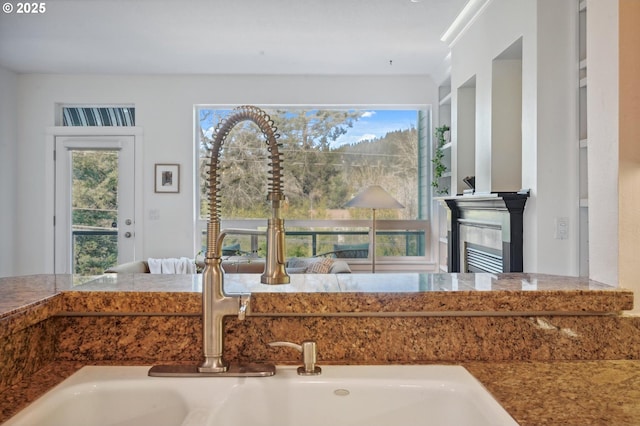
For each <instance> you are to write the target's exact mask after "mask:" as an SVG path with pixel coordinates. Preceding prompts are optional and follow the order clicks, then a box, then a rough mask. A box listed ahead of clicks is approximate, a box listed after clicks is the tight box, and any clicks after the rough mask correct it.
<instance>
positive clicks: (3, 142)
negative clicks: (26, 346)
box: [0, 67, 18, 277]
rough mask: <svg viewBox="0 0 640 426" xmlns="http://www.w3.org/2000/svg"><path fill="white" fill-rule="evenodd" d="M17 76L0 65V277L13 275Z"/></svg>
mask: <svg viewBox="0 0 640 426" xmlns="http://www.w3.org/2000/svg"><path fill="white" fill-rule="evenodd" d="M17 86H18V76H17V75H16V74H15V73H13V72H11V71H9V70H6V69H4V68H1V67H0V277H5V276H11V275H15V270H14V263H15V260H16V258H15V250H14V239H15V233H14V231H13V230H14V226H13V225H14V220H15V218H16V211H15V209H14V207H15V201H14V200H15V198H16V194H17V186H18V185H17V184H18V181H17V180H16V179H15V172H16V170H15V164H16V160H17V157H16V152H17V148H16V147H17V144H18V127H17V121H18V114H17V112H16V104H17V99H18V90H17Z"/></svg>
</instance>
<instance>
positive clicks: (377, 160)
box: [196, 107, 426, 263]
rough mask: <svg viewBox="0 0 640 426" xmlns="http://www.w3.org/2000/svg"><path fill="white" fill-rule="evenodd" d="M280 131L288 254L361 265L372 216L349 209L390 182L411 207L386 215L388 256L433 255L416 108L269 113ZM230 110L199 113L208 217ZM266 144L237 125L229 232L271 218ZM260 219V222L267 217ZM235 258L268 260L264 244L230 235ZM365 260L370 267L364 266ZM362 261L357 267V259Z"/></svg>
mask: <svg viewBox="0 0 640 426" xmlns="http://www.w3.org/2000/svg"><path fill="white" fill-rule="evenodd" d="M263 109H265V111H266V112H267V113H268V114H269V115H270V116H271V118H272V120H273V121H274V123H275V126H277V128H278V134H279V135H280V138H279V141H280V143H281V144H282V146H281V153H282V154H283V158H284V160H283V165H284V193H285V195H286V196H287V201H286V203H285V207H284V208H283V217H284V218H285V219H286V229H287V240H286V245H287V255H288V256H315V255H322V254H326V253H333V254H334V255H335V254H336V252H337V254H338V255H345V256H347V257H350V258H354V259H358V258H362V257H367V256H365V254H366V255H368V254H367V253H366V251H361V250H346V249H345V250H340V248H341V247H347V248H351V247H356V248H358V247H363V246H366V245H367V244H368V242H369V238H370V236H369V226H370V224H371V211H370V210H367V209H346V208H345V207H344V205H345V204H346V203H347V201H349V200H350V199H351V198H352V197H353V196H354V195H356V194H357V193H358V192H360V191H361V190H362V189H364V188H366V187H367V186H369V185H374V184H377V185H381V186H382V187H384V188H385V189H386V190H387V191H388V192H389V193H390V194H391V195H392V196H393V197H395V198H396V199H397V200H398V201H400V203H402V204H403V205H404V206H405V208H404V209H400V210H379V211H377V212H376V214H377V218H378V220H379V222H378V230H379V231H378V233H377V250H376V252H377V253H376V255H377V256H379V257H400V258H408V257H414V258H415V257H419V258H422V259H424V256H425V246H426V245H425V234H426V233H425V230H426V223H425V221H424V219H426V218H425V217H423V216H424V215H423V214H422V211H423V209H421V204H422V203H423V200H421V198H423V197H422V195H421V193H420V191H419V188H420V186H421V183H420V180H421V177H422V174H421V172H420V169H419V166H420V161H419V159H420V151H421V146H423V145H421V143H420V138H421V137H422V136H423V135H422V133H423V132H421V131H419V127H420V126H419V118H420V116H421V115H424V112H422V111H419V110H416V109H393V110H390V109H338V108H333V109H326V108H325V109H320V108H318V109H314V108H309V109H302V108H263ZM230 112H231V111H230V109H228V108H213V107H199V108H197V111H196V117H197V121H198V122H197V126H196V127H197V133H198V135H197V143H198V148H199V149H198V152H199V159H198V160H199V165H200V193H199V195H200V197H199V198H200V199H199V212H200V219H201V221H202V222H204V221H205V220H206V218H207V215H208V203H207V199H206V189H205V188H206V185H205V182H206V169H207V165H208V160H207V150H208V149H209V147H210V143H211V141H212V138H213V134H214V128H215V126H216V125H217V124H218V123H219V122H220V120H221V119H222V118H223V117H225V116H226V115H228V114H229V113H230ZM267 157H268V153H267V145H266V144H265V140H264V136H263V135H262V134H261V132H260V131H259V130H258V128H257V126H255V124H253V123H251V122H244V123H242V124H239V125H237V126H236V128H235V129H234V130H233V131H232V133H231V134H230V135H229V137H228V138H227V140H226V142H225V145H224V147H223V149H222V152H221V162H220V169H221V171H222V173H221V188H222V190H221V194H220V195H221V199H222V202H221V206H222V219H223V226H224V225H225V223H224V222H226V224H227V225H228V226H233V227H238V226H242V227H245V228H247V227H248V228H257V229H263V228H264V226H265V224H266V223H265V222H264V219H265V218H267V217H268V216H269V215H270V211H269V208H270V205H269V203H268V202H267V201H266V194H267V177H268V168H269V165H268V161H267ZM258 219H260V220H258ZM227 238H228V240H227V241H226V242H225V247H232V249H229V250H227V252H230V251H233V250H234V249H236V248H237V249H238V250H237V252H238V253H241V254H247V253H254V254H255V252H258V254H263V253H262V251H263V249H264V247H263V246H264V244H261V242H260V241H259V239H256V238H255V237H254V238H253V239H252V238H250V237H248V236H237V237H236V236H229V237H227ZM363 262H364V261H363ZM356 263H357V261H356Z"/></svg>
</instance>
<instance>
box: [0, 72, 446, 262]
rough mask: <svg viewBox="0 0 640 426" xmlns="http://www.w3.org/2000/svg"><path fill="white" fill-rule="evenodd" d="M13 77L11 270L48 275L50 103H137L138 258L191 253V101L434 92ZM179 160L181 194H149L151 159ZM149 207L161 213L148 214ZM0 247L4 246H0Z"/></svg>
mask: <svg viewBox="0 0 640 426" xmlns="http://www.w3.org/2000/svg"><path fill="white" fill-rule="evenodd" d="M17 81H18V91H17V96H18V112H19V115H18V120H17V122H18V134H19V136H20V137H19V139H18V141H17V146H18V148H17V154H18V155H17V158H18V162H17V170H15V172H16V174H17V179H18V182H20V191H19V192H18V193H15V194H13V199H14V200H15V206H16V212H17V214H16V215H15V217H14V222H13V225H14V229H15V230H16V233H17V234H19V235H20V236H21V237H20V239H18V241H16V244H15V250H14V252H15V269H14V270H13V272H12V273H13V274H31V273H42V272H51V271H47V270H46V267H45V265H46V262H45V258H46V256H47V255H48V253H49V252H51V250H52V249H51V248H50V247H43V246H42V244H39V241H41V238H40V236H41V235H43V234H42V233H50V232H52V227H51V219H50V218H49V217H46V215H45V214H43V210H44V208H45V205H44V204H45V202H44V200H45V199H46V197H47V191H51V190H52V183H51V182H48V181H47V177H46V176H45V173H44V170H45V163H46V161H45V156H46V155H50V153H51V147H47V146H45V130H46V128H47V127H51V126H53V125H54V124H55V122H54V113H55V105H56V103H81V104H87V103H89V104H114V103H115V104H120V103H127V104H135V107H136V124H137V126H139V127H142V128H143V131H144V147H143V159H142V161H141V162H140V163H139V164H140V165H141V166H142V167H143V176H144V184H143V187H144V188H143V192H144V194H145V195H144V199H143V200H141V202H142V208H143V210H144V211H143V217H144V223H143V224H142V226H143V235H144V246H143V247H144V248H143V253H140V254H137V257H138V258H140V259H144V258H147V257H164V256H193V255H194V254H195V253H194V235H193V234H194V231H193V218H194V202H193V188H194V181H193V176H194V149H195V147H194V137H193V134H194V114H193V112H194V110H193V107H194V105H196V104H222V105H230V106H236V105H241V104H253V105H270V104H271V105H273V104H288V105H293V104H302V105H309V104H314V105H318V104H323V105H338V104H348V105H376V104H379V105H388V104H395V105H418V104H422V105H424V104H430V103H433V101H434V100H436V99H437V93H436V92H437V89H436V85H435V84H434V82H433V81H432V80H431V79H430V78H428V77H426V76H399V77H370V76H349V77H342V76H328V77H319V76H260V75H255V76H145V75H141V76H106V75H105V76H86V75H20V76H18V77H17ZM167 162H171V163H179V164H180V166H181V190H180V193H179V194H154V192H153V166H154V164H155V163H167ZM151 211H154V212H157V213H158V214H159V219H157V220H150V219H149V216H150V215H149V213H150V212H151ZM2 252H3V253H4V252H5V251H4V249H3V251H2Z"/></svg>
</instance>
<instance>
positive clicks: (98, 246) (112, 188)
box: [71, 150, 118, 275]
mask: <svg viewBox="0 0 640 426" xmlns="http://www.w3.org/2000/svg"><path fill="white" fill-rule="evenodd" d="M71 158H72V159H71V161H72V183H71V185H72V187H71V208H72V215H71V224H72V226H71V228H72V231H71V232H72V241H73V273H74V274H78V275H100V274H102V273H103V272H104V270H105V269H107V268H108V267H109V266H112V265H115V264H116V263H117V260H118V151H106V150H105V151H90V150H74V151H72V157H71Z"/></svg>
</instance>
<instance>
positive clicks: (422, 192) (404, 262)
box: [193, 104, 437, 272]
mask: <svg viewBox="0 0 640 426" xmlns="http://www.w3.org/2000/svg"><path fill="white" fill-rule="evenodd" d="M257 106H258V107H259V108H263V109H274V108H279V109H283V108H288V109H360V110H384V109H387V110H402V109H408V110H415V111H416V112H418V111H421V112H422V114H423V115H422V117H423V118H424V119H425V120H426V122H427V124H426V128H427V129H428V130H429V131H427V132H424V131H421V127H420V123H417V128H418V155H419V158H418V188H416V190H417V192H418V204H419V208H418V215H419V218H417V219H396V220H386V219H382V220H381V219H377V220H376V231H377V233H379V232H380V231H415V230H417V231H421V232H423V233H424V255H422V256H378V257H376V270H377V271H378V272H385V271H394V272H398V271H406V272H434V271H435V269H436V268H437V265H436V262H435V257H434V253H433V244H432V241H431V240H432V229H431V220H430V219H431V214H432V213H431V212H432V208H431V205H432V191H431V167H429V165H430V164H431V149H429V147H430V146H431V144H432V139H431V131H430V130H431V114H432V111H431V106H430V105H280V104H278V105H257ZM233 108H235V106H230V105H224V104H198V105H194V114H193V117H194V127H193V131H194V137H193V141H194V170H196V171H198V170H199V169H200V168H199V167H200V140H199V136H200V120H199V117H200V110H201V109H223V110H232V109H233ZM214 124H215V123H214ZM425 157H426V159H425ZM193 178H194V191H193V192H194V203H195V204H194V252H195V253H201V252H202V250H203V248H202V241H203V235H204V236H206V230H207V218H203V217H201V216H200V202H201V199H200V176H199V173H198V172H196V173H194V176H193ZM266 220H267V219H266V218H264V219H221V229H225V228H227V229H228V228H242V229H256V230H258V229H261V228H263V229H264V228H265V227H266ZM371 220H372V219H348V220H345V219H341V220H340V219H338V220H330V219H313V220H308V219H286V221H285V234H286V229H290V228H309V229H313V228H342V227H348V228H360V229H366V230H368V234H369V241H371V238H372V236H371V224H372V222H371ZM205 241H206V238H205ZM344 260H345V261H347V262H348V264H349V265H350V267H351V268H352V269H353V270H354V272H367V271H370V268H371V260H370V259H356V258H349V259H344Z"/></svg>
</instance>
